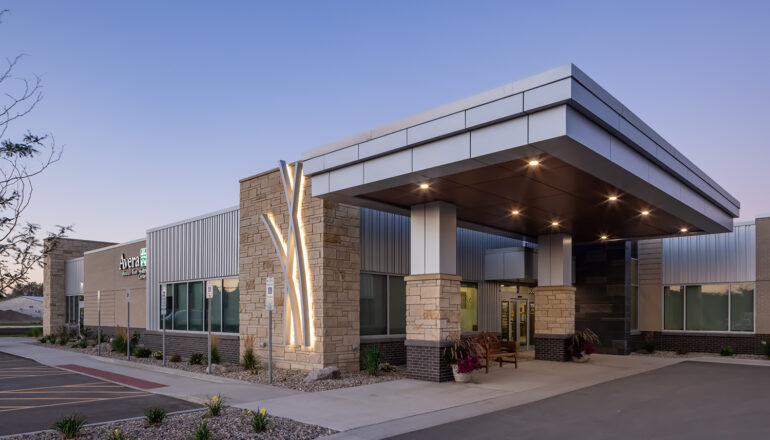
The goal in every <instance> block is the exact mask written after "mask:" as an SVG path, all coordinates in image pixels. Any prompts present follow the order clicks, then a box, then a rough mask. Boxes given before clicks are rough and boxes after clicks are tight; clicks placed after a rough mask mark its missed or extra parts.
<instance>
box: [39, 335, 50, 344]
mask: <svg viewBox="0 0 770 440" xmlns="http://www.w3.org/2000/svg"><path fill="white" fill-rule="evenodd" d="M38 341H40V343H41V344H45V343H47V342H48V336H43V337H42V338H40V339H38Z"/></svg>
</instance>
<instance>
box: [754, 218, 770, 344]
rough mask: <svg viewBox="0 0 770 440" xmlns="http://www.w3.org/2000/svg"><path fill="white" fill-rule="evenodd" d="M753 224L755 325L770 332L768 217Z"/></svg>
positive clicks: (758, 219) (759, 329)
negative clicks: (755, 271) (755, 259)
mask: <svg viewBox="0 0 770 440" xmlns="http://www.w3.org/2000/svg"><path fill="white" fill-rule="evenodd" d="M754 224H755V225H756V241H757V245H756V248H757V281H756V286H755V289H756V290H755V291H754V295H756V299H755V304H756V311H755V313H754V316H755V317H756V323H755V327H756V331H757V333H761V334H770V217H761V218H757V219H756V220H755V221H754ZM768 343H770V342H768Z"/></svg>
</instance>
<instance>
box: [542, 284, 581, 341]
mask: <svg viewBox="0 0 770 440" xmlns="http://www.w3.org/2000/svg"><path fill="white" fill-rule="evenodd" d="M533 290H534V293H535V335H563V336H566V335H571V334H572V333H574V332H575V287H573V286H542V287H535V288H534V289H533Z"/></svg>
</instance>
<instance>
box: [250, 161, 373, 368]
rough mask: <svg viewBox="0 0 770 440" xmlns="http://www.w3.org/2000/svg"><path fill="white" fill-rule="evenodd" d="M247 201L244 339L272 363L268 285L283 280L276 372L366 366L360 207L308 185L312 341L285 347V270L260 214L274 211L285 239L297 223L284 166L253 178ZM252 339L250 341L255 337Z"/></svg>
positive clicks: (278, 285)
mask: <svg viewBox="0 0 770 440" xmlns="http://www.w3.org/2000/svg"><path fill="white" fill-rule="evenodd" d="M240 183H241V197H240V215H241V222H240V260H239V261H240V280H241V281H240V283H241V297H240V315H239V316H240V342H241V353H242V352H243V348H244V345H245V343H246V341H247V340H253V343H254V349H255V350H256V352H257V353H258V354H259V355H260V357H261V358H262V359H267V355H268V353H267V333H268V332H267V330H268V312H267V311H266V310H265V282H266V279H267V277H273V278H274V280H275V294H276V304H275V310H274V311H273V362H274V365H275V366H276V367H279V368H288V369H300V370H312V369H318V368H323V367H326V366H330V365H336V366H338V367H339V368H340V370H343V371H358V370H359V368H360V363H359V351H358V347H359V344H360V296H359V290H360V273H361V244H360V218H359V215H360V214H359V209H358V208H356V207H353V206H348V205H343V204H339V203H334V202H331V201H324V200H322V199H320V198H316V197H311V196H310V194H311V193H312V192H311V185H310V179H305V180H304V185H305V187H304V190H303V191H304V197H303V199H302V207H301V212H300V215H301V221H302V224H303V230H304V232H305V243H306V245H307V257H308V266H309V272H310V280H311V282H310V286H311V292H310V296H311V302H312V303H311V316H312V318H311V319H312V339H313V340H314V343H313V345H312V346H310V347H302V346H289V345H284V344H283V315H284V304H283V298H282V296H283V271H282V269H281V264H280V260H279V259H278V255H277V254H276V251H275V248H274V246H273V242H272V240H271V238H270V235H269V234H268V231H267V228H266V227H265V226H264V224H263V223H262V221H261V220H260V215H261V214H263V213H265V214H271V215H272V216H273V217H274V219H275V222H276V224H277V226H278V228H279V229H280V232H281V234H283V236H284V237H285V235H286V233H287V230H288V225H289V213H288V207H287V205H286V198H285V195H284V190H283V186H282V184H281V178H280V174H279V172H278V170H277V169H274V170H270V171H267V172H264V173H261V174H258V175H255V176H252V177H248V178H245V179H243V180H241V181H240ZM247 338H248V339H247Z"/></svg>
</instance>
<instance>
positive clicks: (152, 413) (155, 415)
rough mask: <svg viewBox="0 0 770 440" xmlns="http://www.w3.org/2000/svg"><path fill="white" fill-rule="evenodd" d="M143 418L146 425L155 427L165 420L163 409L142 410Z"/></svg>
mask: <svg viewBox="0 0 770 440" xmlns="http://www.w3.org/2000/svg"><path fill="white" fill-rule="evenodd" d="M144 418H145V420H147V424H148V425H157V424H158V423H160V422H162V421H163V420H164V419H165V418H166V409H165V408H147V409H146V410H144Z"/></svg>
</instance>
